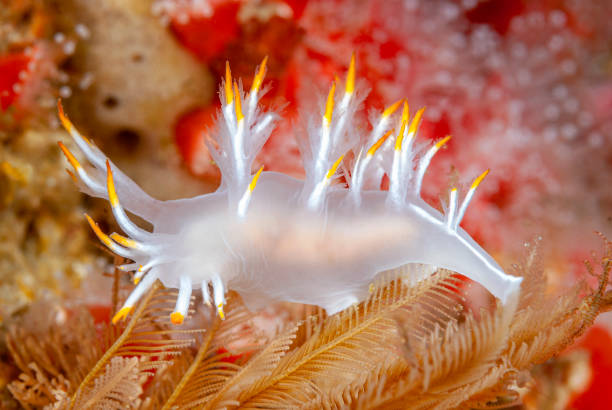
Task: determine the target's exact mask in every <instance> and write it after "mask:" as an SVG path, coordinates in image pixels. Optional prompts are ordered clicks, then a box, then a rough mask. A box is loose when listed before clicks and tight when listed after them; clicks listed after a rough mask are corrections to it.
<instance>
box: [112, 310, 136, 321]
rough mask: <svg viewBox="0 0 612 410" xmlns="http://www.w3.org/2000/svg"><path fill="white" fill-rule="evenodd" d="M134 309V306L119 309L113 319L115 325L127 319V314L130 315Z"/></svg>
mask: <svg viewBox="0 0 612 410" xmlns="http://www.w3.org/2000/svg"><path fill="white" fill-rule="evenodd" d="M132 309H133V308H132V306H124V307H122V308H121V309H120V310H119V312H117V313H116V314H115V316H113V319H112V323H113V325H116V324H117V322H118V321H120V320H123V319H125V318H126V317H127V315H129V314H130V313H131V312H132Z"/></svg>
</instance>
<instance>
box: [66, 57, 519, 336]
mask: <svg viewBox="0 0 612 410" xmlns="http://www.w3.org/2000/svg"><path fill="white" fill-rule="evenodd" d="M265 72H266V60H264V61H263V62H262V64H261V65H260V66H259V67H258V69H257V71H256V75H255V78H254V81H253V85H252V87H251V89H250V91H249V92H248V93H245V92H244V91H243V90H242V87H241V85H239V84H238V83H236V82H235V81H233V80H232V75H231V72H230V67H229V64H228V65H227V67H226V76H225V81H224V82H223V84H222V86H221V87H220V92H219V93H220V99H221V105H222V107H221V110H220V113H219V118H218V121H217V127H216V130H215V132H214V133H212V134H211V135H214V136H215V138H216V144H209V148H210V150H211V153H212V155H213V157H214V160H215V161H216V163H217V164H218V165H219V167H220V169H221V173H222V181H221V185H220V187H219V188H218V189H217V191H216V192H213V193H210V194H205V195H201V196H197V197H194V198H188V199H182V200H172V201H160V200H157V199H154V198H152V197H150V196H149V195H147V194H146V193H145V192H144V191H142V190H141V189H140V188H139V187H138V185H136V184H135V183H134V182H133V181H132V180H131V179H130V178H128V177H127V176H126V175H125V174H124V173H122V172H121V171H120V170H119V169H118V168H117V167H116V166H115V165H113V163H112V162H110V161H109V160H108V158H107V157H106V156H105V155H104V154H103V153H102V152H101V151H100V150H99V149H98V148H97V147H96V146H95V145H94V144H93V143H91V142H90V141H89V140H88V139H86V138H84V137H83V136H81V134H80V133H79V132H78V131H77V130H76V129H75V127H74V126H73V125H72V124H71V123H70V121H69V120H68V118H67V117H66V116H65V114H64V112H63V110H62V107H61V105H59V104H58V105H59V116H60V119H61V121H62V124H63V125H64V127H65V128H66V130H67V131H68V132H69V133H70V135H71V136H72V138H73V139H74V141H75V143H76V145H77V146H78V148H79V149H80V150H81V151H82V153H83V154H84V156H85V158H86V159H87V161H88V164H85V165H81V164H80V163H79V162H78V161H77V159H76V158H75V156H74V155H72V153H71V152H70V151H68V149H67V148H66V147H65V146H64V145H63V144H62V143H61V142H60V143H59V145H60V148H61V149H62V151H63V152H64V154H65V155H66V157H67V159H68V161H69V162H70V164H71V165H72V167H73V168H74V173H73V172H70V171H69V173H70V175H71V176H72V178H73V179H74V180H75V182H76V183H77V184H78V185H79V187H80V188H81V190H82V191H83V192H85V193H87V194H89V195H91V196H95V197H100V198H106V199H108V200H109V202H110V205H111V208H112V212H113V215H114V217H115V219H116V220H117V223H118V225H119V227H120V228H121V229H122V230H123V231H124V233H125V235H126V236H123V235H120V234H117V233H112V234H111V235H107V234H105V233H104V232H102V231H101V230H100V228H99V227H98V225H97V224H96V223H95V222H94V221H93V220H92V219H91V218H90V217H89V216H86V218H87V220H88V222H89V224H90V225H91V227H92V229H93V230H94V232H95V234H96V235H97V236H98V238H99V239H100V240H101V241H102V242H103V243H104V244H105V245H106V246H107V247H108V248H109V249H110V250H111V251H112V252H114V253H116V254H117V255H120V256H122V257H124V258H126V259H129V260H131V261H133V263H129V264H126V265H122V266H120V267H119V268H120V269H121V270H124V271H128V272H130V271H133V272H134V276H133V278H134V283H135V284H136V287H135V288H134V290H133V291H132V293H131V294H130V295H129V297H128V298H127V300H126V301H125V303H124V305H123V307H122V308H121V310H120V311H119V312H118V313H117V314H116V315H115V317H114V318H113V323H116V322H117V321H119V320H121V319H123V318H125V317H126V316H127V315H128V314H129V313H130V311H131V310H132V309H133V307H134V306H135V305H136V303H137V302H138V300H139V298H141V297H142V296H143V295H144V294H145V293H146V292H147V290H148V289H149V288H150V287H151V286H152V285H153V283H154V282H155V281H156V280H158V279H159V280H160V281H161V282H162V283H163V284H164V286H166V287H170V288H178V297H177V301H176V306H175V309H174V312H173V313H172V315H171V321H172V323H175V324H180V323H182V322H183V320H184V319H185V317H186V316H187V314H188V311H189V304H190V301H191V293H192V290H193V289H194V288H195V289H201V292H202V296H203V301H204V303H206V304H207V305H212V304H214V306H215V308H216V309H217V312H218V314H219V316H220V317H221V318H223V317H224V312H223V307H224V305H225V294H226V291H227V290H228V289H232V290H235V291H237V292H238V293H239V294H240V295H241V296H242V298H243V300H244V302H245V303H246V304H247V306H249V307H250V308H259V307H262V306H265V305H266V304H268V303H270V302H271V301H290V302H299V303H307V304H314V305H318V306H321V307H323V308H325V309H326V310H327V312H328V313H329V314H333V313H335V312H338V311H340V310H342V309H344V308H346V307H348V306H350V305H351V304H353V303H356V302H359V301H361V300H363V299H364V298H365V297H367V295H368V290H369V287H370V284H371V283H372V280H373V279H374V277H375V276H376V275H377V274H378V273H379V272H382V271H387V270H390V269H394V268H399V267H402V266H404V265H408V264H425V265H429V266H430V267H432V269H429V270H428V272H434V271H435V270H436V269H438V268H444V269H448V270H451V271H455V272H458V273H461V274H463V275H465V276H467V277H469V278H471V279H472V280H475V281H476V282H478V283H480V284H482V285H483V286H484V287H485V288H486V289H487V290H488V291H490V292H491V293H492V294H493V295H494V296H496V297H498V298H499V299H501V300H502V302H503V303H506V302H507V301H508V300H509V298H510V296H513V295H517V294H518V292H519V289H520V283H521V278H518V277H515V276H511V275H508V274H506V273H504V271H503V270H502V268H500V266H499V265H498V264H497V263H496V262H495V261H494V260H493V258H492V257H491V256H490V255H488V254H487V253H486V252H485V251H484V250H483V249H482V248H481V247H480V246H479V245H478V244H477V243H476V242H475V241H474V240H473V239H472V238H471V237H470V236H469V235H468V234H467V233H466V232H465V231H464V230H463V229H461V227H460V226H459V224H460V223H461V219H462V218H463V216H464V214H465V212H466V209H467V207H468V205H469V203H470V201H471V199H472V197H473V195H474V191H475V190H476V188H477V186H478V184H480V182H481V181H482V179H483V178H484V177H485V175H486V173H487V172H488V171H485V173H483V174H482V175H481V176H479V177H478V178H476V180H475V181H474V182H473V184H472V185H471V187H470V189H469V190H468V192H467V194H466V195H465V197H464V198H463V199H462V200H460V199H459V198H458V191H457V189H453V190H452V191H451V192H450V195H449V201H448V204H446V205H445V207H444V208H445V213H444V214H442V213H440V212H438V211H437V210H435V209H434V208H432V207H431V206H429V205H428V204H427V203H426V202H425V201H423V200H422V199H421V197H420V190H421V183H422V181H423V176H424V175H425V171H426V170H427V167H428V165H429V163H430V161H431V159H432V158H433V156H434V155H435V153H436V152H437V151H438V150H439V149H440V148H441V147H442V146H443V145H444V144H445V143H446V142H447V141H448V140H449V138H450V137H446V138H444V139H442V140H440V141H439V142H437V143H435V144H433V145H432V146H431V147H429V148H425V149H419V148H415V145H416V144H415V139H416V136H417V131H418V127H419V123H420V121H421V118H422V115H423V109H421V110H419V111H418V112H417V113H416V114H415V115H414V117H413V118H412V120H411V119H410V113H409V108H408V104H407V103H406V102H405V101H398V102H396V103H394V104H392V105H391V106H389V107H388V108H387V109H385V110H384V111H383V112H382V113H381V115H380V116H379V118H378V119H377V121H375V122H374V123H373V124H372V126H371V131H369V132H368V135H360V131H359V130H358V129H357V127H355V126H354V121H353V119H354V116H355V113H356V111H357V109H358V108H359V106H360V105H361V102H362V101H363V98H364V95H362V94H363V93H360V92H359V91H358V89H356V87H355V58H354V56H353V58H352V59H351V63H350V66H349V70H348V74H347V76H346V80H345V83H344V90H343V91H344V92H342V93H340V92H338V89H339V88H341V87H342V85H341V84H340V82H339V80H336V81H334V82H333V84H332V86H331V89H330V91H329V94H328V96H327V100H326V103H325V107H324V109H323V113H322V116H321V117H319V120H318V121H317V120H315V121H313V122H312V125H311V126H310V127H309V128H308V129H307V131H306V134H307V135H306V137H307V138H304V139H303V141H301V152H302V157H303V162H304V169H305V175H306V177H305V180H303V181H302V180H297V179H294V178H291V177H289V176H287V175H284V174H279V173H274V172H262V169H263V168H261V169H259V171H257V172H256V173H255V174H253V173H252V172H251V168H252V165H253V162H254V160H255V156H256V155H257V153H258V152H259V150H260V149H261V148H262V146H263V145H264V143H265V142H266V140H267V139H268V137H269V135H270V133H271V131H272V129H273V128H274V125H275V122H276V121H277V119H278V116H277V115H276V114H275V113H273V112H269V111H264V110H262V109H261V107H260V106H259V99H260V97H261V94H262V91H261V86H262V83H263V78H264V75H265ZM402 105H403V110H402V113H401V115H395V112H396V111H397V110H398V108H400V106H402ZM243 107H244V109H243ZM396 132H397V133H396ZM349 151H352V153H353V155H350V156H347V157H345V154H346V153H348V152H349ZM345 158H347V159H346V160H345ZM348 158H354V160H353V161H349V160H348ZM351 162H352V163H351ZM339 170H341V171H342V172H343V173H344V174H343V175H344V176H345V177H346V181H347V183H346V184H344V183H340V184H337V183H334V182H335V180H336V177H337V176H338V174H339ZM384 175H387V176H388V177H389V190H388V191H383V190H381V189H380V185H381V178H382V177H383V176H384ZM126 210H127V211H129V212H131V213H132V214H135V215H137V216H139V217H141V218H143V219H145V220H146V221H148V222H150V223H151V225H152V226H153V229H152V230H151V231H149V230H145V229H142V228H140V227H139V226H138V225H136V224H135V223H134V222H132V221H131V220H130V217H129V216H128V214H127V213H126ZM511 299H513V298H511Z"/></svg>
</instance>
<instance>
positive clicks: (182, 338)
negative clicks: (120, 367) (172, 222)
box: [7, 283, 198, 408]
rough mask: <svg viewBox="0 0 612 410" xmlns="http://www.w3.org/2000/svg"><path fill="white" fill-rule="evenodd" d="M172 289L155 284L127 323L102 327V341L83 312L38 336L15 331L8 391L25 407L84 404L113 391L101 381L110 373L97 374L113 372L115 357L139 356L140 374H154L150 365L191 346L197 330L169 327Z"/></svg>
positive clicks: (10, 340)
mask: <svg viewBox="0 0 612 410" xmlns="http://www.w3.org/2000/svg"><path fill="white" fill-rule="evenodd" d="M173 293H174V291H168V290H165V289H163V288H162V286H161V284H159V283H156V284H155V285H154V286H153V288H152V289H151V290H150V291H149V293H148V294H147V295H146V296H145V297H144V298H143V300H142V301H141V302H140V304H139V305H138V306H137V308H136V310H135V311H134V313H133V315H132V316H131V318H130V320H129V322H128V323H127V325H124V327H119V326H109V327H108V328H106V331H105V332H103V333H104V336H103V339H105V340H106V343H100V342H98V338H99V336H98V332H97V330H96V328H95V326H94V325H93V320H92V319H91V316H90V315H88V314H87V315H85V314H83V315H84V316H83V317H85V318H86V319H82V318H81V316H77V317H76V318H74V319H71V320H70V321H69V322H67V323H66V325H65V326H51V327H50V328H49V329H48V330H47V331H46V333H45V334H44V335H42V337H41V335H39V334H37V333H36V332H32V333H30V334H28V333H27V332H26V331H25V330H24V329H21V330H15V331H14V332H13V333H12V334H11V335H10V336H9V338H8V340H7V346H9V349H10V352H11V355H12V357H13V360H14V361H15V363H16V364H17V366H18V367H19V368H20V370H21V371H22V374H21V375H20V378H19V380H16V381H13V382H12V383H11V386H10V387H9V389H10V391H11V393H12V394H13V396H14V397H15V398H16V399H17V400H18V401H20V402H21V403H22V404H23V405H24V407H28V406H34V407H43V406H45V405H51V404H52V403H54V402H56V404H58V405H62V403H64V402H65V399H66V397H68V399H67V400H68V403H70V404H69V405H68V406H67V407H66V408H75V406H76V405H77V403H84V401H83V400H85V399H84V397H89V398H90V399H91V398H92V397H94V398H96V397H99V398H100V400H102V401H104V400H106V396H105V395H102V396H99V395H98V393H99V391H103V392H104V391H108V392H113V391H115V390H114V388H111V387H109V386H106V385H103V384H101V383H103V382H108V383H111V384H112V382H113V381H115V380H116V378H115V377H111V378H100V377H101V375H102V374H103V373H104V374H107V373H108V372H109V371H112V370H113V367H112V366H111V362H112V361H113V360H114V359H115V358H131V357H134V358H138V359H139V360H138V366H137V367H138V373H139V376H147V377H149V376H151V375H153V373H154V371H155V369H158V368H160V367H161V366H164V365H167V364H168V363H170V361H169V359H171V358H172V357H173V356H175V355H177V354H180V353H181V351H182V350H184V349H185V348H186V347H187V346H190V345H192V344H193V343H194V341H195V340H194V339H193V337H188V336H189V335H191V334H193V333H194V332H198V331H197V330H195V331H194V330H182V329H174V328H171V327H170V321H169V319H168V316H169V313H170V312H171V311H172V309H173V304H174V295H173ZM68 325H69V326H68ZM64 327H66V329H67V330H65V331H64V330H63V328H64ZM115 363H118V362H117V361H115ZM109 366H111V367H109ZM125 376H126V377H127V374H126V375H125ZM96 381H97V383H98V384H96ZM62 398H63V399H62ZM60 399H61V400H60ZM90 399H87V400H85V402H87V401H89V400H90ZM59 408H63V407H61V406H60V407H59ZM76 408H80V407H76Z"/></svg>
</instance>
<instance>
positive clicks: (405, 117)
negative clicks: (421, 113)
mask: <svg viewBox="0 0 612 410" xmlns="http://www.w3.org/2000/svg"><path fill="white" fill-rule="evenodd" d="M408 118H410V108H409V107H408V101H406V100H404V109H403V110H402V122H404V121H405V122H406V124H408Z"/></svg>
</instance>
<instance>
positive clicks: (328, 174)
mask: <svg viewBox="0 0 612 410" xmlns="http://www.w3.org/2000/svg"><path fill="white" fill-rule="evenodd" d="M343 159H344V154H343V155H341V156H340V158H338V159H337V160H336V162H334V165H332V167H331V168H330V169H329V171H327V179H331V178H332V177H333V176H334V174H335V173H336V170H337V169H338V167H339V166H340V163H341V162H342V160H343Z"/></svg>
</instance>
